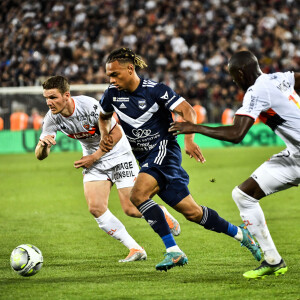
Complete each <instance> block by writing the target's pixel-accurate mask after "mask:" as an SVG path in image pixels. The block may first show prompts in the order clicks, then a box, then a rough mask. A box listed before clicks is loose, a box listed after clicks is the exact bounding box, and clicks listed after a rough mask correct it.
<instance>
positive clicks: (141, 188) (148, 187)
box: [130, 172, 159, 206]
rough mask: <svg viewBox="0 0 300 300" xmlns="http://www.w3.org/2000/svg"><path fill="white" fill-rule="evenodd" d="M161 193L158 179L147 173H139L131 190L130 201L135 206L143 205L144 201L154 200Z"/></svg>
mask: <svg viewBox="0 0 300 300" xmlns="http://www.w3.org/2000/svg"><path fill="white" fill-rule="evenodd" d="M158 191H159V186H158V183H157V181H156V179H155V178H154V177H153V176H151V175H150V174H147V173H144V172H142V173H139V175H138V176H137V178H136V181H135V183H134V186H133V188H132V190H131V197H130V200H131V201H132V202H133V204H134V205H135V206H138V205H140V204H142V203H143V202H144V201H146V200H148V199H149V198H152V197H153V196H154V195H155V194H157V193H158Z"/></svg>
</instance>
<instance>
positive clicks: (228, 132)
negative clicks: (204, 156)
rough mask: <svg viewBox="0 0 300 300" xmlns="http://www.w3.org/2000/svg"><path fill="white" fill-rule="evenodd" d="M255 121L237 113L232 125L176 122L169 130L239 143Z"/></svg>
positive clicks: (175, 133)
mask: <svg viewBox="0 0 300 300" xmlns="http://www.w3.org/2000/svg"><path fill="white" fill-rule="evenodd" d="M253 123H254V119H253V118H251V117H248V116H243V115H236V116H235V118H234V123H233V125H230V126H218V127H209V126H204V125H198V124H192V123H190V122H183V123H179V122H174V123H172V124H171V125H172V126H171V127H170V129H169V131H170V132H173V134H174V135H178V134H182V133H185V134H188V133H200V134H203V135H206V136H208V137H211V138H214V139H217V140H222V141H227V142H231V143H234V144H238V143H240V142H241V141H242V140H243V138H244V137H245V135H246V134H247V132H248V131H249V129H250V128H251V126H252V125H253Z"/></svg>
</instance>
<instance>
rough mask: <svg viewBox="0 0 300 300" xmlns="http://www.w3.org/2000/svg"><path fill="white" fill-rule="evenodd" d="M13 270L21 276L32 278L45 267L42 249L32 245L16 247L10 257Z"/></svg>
mask: <svg viewBox="0 0 300 300" xmlns="http://www.w3.org/2000/svg"><path fill="white" fill-rule="evenodd" d="M10 265H11V267H12V269H13V270H14V271H15V272H16V273H18V274H19V275H21V276H25V277H28V276H32V275H34V274H36V273H37V272H38V271H39V270H40V269H41V268H42V266H43V255H42V252H41V250H40V249H38V248H37V247H35V246H33V245H30V244H23V245H20V246H18V247H16V248H15V249H14V250H13V252H12V253H11V256H10Z"/></svg>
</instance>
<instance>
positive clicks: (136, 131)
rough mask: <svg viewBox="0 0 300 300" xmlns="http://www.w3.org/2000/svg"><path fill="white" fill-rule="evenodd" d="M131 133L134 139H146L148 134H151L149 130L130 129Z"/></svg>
mask: <svg viewBox="0 0 300 300" xmlns="http://www.w3.org/2000/svg"><path fill="white" fill-rule="evenodd" d="M132 133H133V134H134V135H135V136H136V137H138V138H141V137H146V136H148V135H149V134H151V130H150V129H132Z"/></svg>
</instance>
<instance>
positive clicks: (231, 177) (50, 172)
mask: <svg viewBox="0 0 300 300" xmlns="http://www.w3.org/2000/svg"><path fill="white" fill-rule="evenodd" d="M280 150H281V148H278V147H265V148H241V147H231V148H223V149H204V150H203V152H204V155H205V157H206V160H207V162H206V163H205V164H204V165H201V164H200V163H196V162H195V161H194V160H192V159H189V158H188V156H187V155H185V154H183V166H184V168H185V169H186V170H187V172H188V173H189V175H190V185H189V188H190V191H191V193H192V195H193V197H194V198H195V200H196V202H197V203H199V204H203V205H206V206H209V207H211V208H214V209H215V210H217V211H218V213H219V214H220V215H221V216H222V217H223V218H225V219H227V220H228V221H231V222H232V223H234V224H236V225H239V224H240V223H241V220H240V217H239V212H238V209H237V207H236V206H235V203H234V202H233V200H232V198H231V191H232V189H233V188H234V186H236V185H238V184H239V183H241V182H242V181H244V180H245V179H246V178H248V177H249V176H250V174H251V172H252V171H253V170H254V169H255V168H256V167H258V166H259V165H260V164H261V163H262V162H263V161H265V160H266V159H268V158H269V157H270V156H271V155H272V154H274V153H277V152H279V151H280ZM80 157H81V153H76V152H75V153H52V154H51V155H50V156H49V157H48V158H47V159H46V160H44V161H38V160H37V159H35V157H34V154H25V155H1V156H0V220H1V221H0V271H1V274H0V299H300V259H299V258H300V256H299V253H300V238H299V234H300V230H299V228H300V219H299V215H300V206H299V190H298V189H297V188H291V189H290V190H287V191H283V192H281V193H278V194H275V195H271V196H269V197H267V198H265V199H263V200H262V201H261V205H262V208H263V209H264V212H265V216H266V219H267V222H268V225H269V229H270V231H271V234H272V236H273V239H274V241H275V243H276V245H277V248H278V250H279V252H280V253H281V255H282V256H283V258H284V259H285V261H286V263H287V265H288V268H289V270H288V272H287V273H286V275H284V276H281V277H274V276H272V277H269V278H266V279H264V280H256V281H248V280H246V279H244V278H243V276H242V274H243V272H245V271H247V270H250V269H252V268H254V267H256V266H258V265H259V263H257V262H256V261H255V260H254V259H253V257H252V255H251V254H250V252H248V251H247V250H246V248H241V247H240V245H239V243H238V242H236V241H235V240H233V239H232V238H229V237H227V236H225V235H222V234H217V233H215V232H210V231H207V230H205V229H204V228H202V227H200V226H198V225H196V224H193V223H191V222H188V221H186V220H185V219H184V218H183V216H181V215H180V214H179V213H177V212H175V211H174V210H172V209H171V208H170V209H169V210H170V211H171V213H172V214H173V215H174V216H175V217H176V218H177V219H178V220H179V221H180V223H181V228H182V233H181V235H180V236H178V237H177V238H176V241H177V243H178V245H179V246H180V247H181V249H182V250H183V251H184V252H185V253H186V254H187V256H188V258H189V264H188V265H187V266H185V267H183V268H174V269H172V270H170V271H168V272H158V271H156V270H155V265H156V264H157V263H158V262H159V261H161V260H162V259H163V253H164V246H163V243H162V242H161V240H160V239H159V237H158V236H157V235H156V234H155V233H154V232H153V231H152V229H151V228H150V226H149V225H147V223H146V222H145V220H142V219H134V218H130V217H127V216H125V214H124V213H123V212H122V210H121V207H120V204H119V201H118V198H117V193H116V190H115V187H113V189H112V193H111V197H110V202H109V207H110V210H111V211H112V212H113V213H114V214H115V215H116V216H117V217H118V218H119V219H120V220H121V221H122V222H123V223H124V224H125V226H126V228H127V230H128V232H129V233H130V234H131V235H132V236H133V237H134V238H135V239H136V240H137V241H138V242H139V243H140V244H141V245H142V246H143V247H144V248H145V249H146V251H147V254H148V260H147V261H141V262H134V263H129V264H120V263H119V262H118V260H119V259H120V258H124V257H125V256H126V255H127V254H128V251H127V249H126V248H125V247H124V246H123V245H122V244H121V243H119V242H117V241H116V240H114V239H112V238H110V237H109V236H107V235H106V234H105V233H104V232H102V231H101V230H100V229H99V228H98V226H97V223H96V222H95V221H94V220H93V217H92V216H91V215H90V214H89V212H88V209H87V204H86V202H85V199H84V195H83V188H82V176H81V171H80V170H76V169H74V168H73V161H75V160H76V159H78V158H80ZM155 200H156V201H157V202H159V203H162V201H161V200H160V199H159V198H155ZM23 243H31V244H33V245H35V246H37V247H39V248H40V249H41V251H42V252H43V256H44V265H43V268H42V270H41V271H40V272H39V273H38V274H37V275H35V276H33V277H30V278H23V277H21V276H19V275H17V274H16V273H14V272H13V271H12V270H11V268H10V264H9V258H10V254H11V251H12V250H13V249H14V248H15V247H16V246H18V245H20V244H23Z"/></svg>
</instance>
